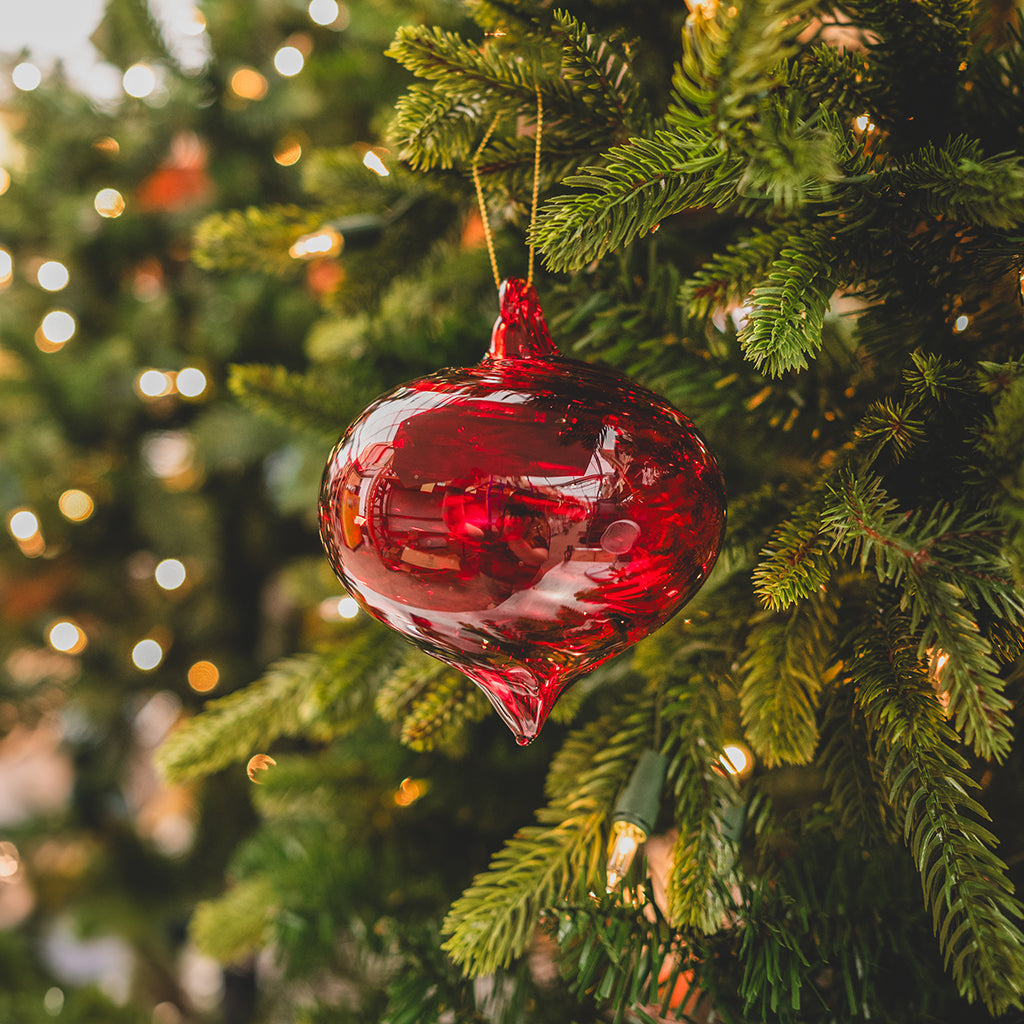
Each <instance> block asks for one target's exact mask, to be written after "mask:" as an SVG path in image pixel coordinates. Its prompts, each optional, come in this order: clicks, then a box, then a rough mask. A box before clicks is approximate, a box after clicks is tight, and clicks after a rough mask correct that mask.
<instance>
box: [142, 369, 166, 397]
mask: <svg viewBox="0 0 1024 1024" xmlns="http://www.w3.org/2000/svg"><path fill="white" fill-rule="evenodd" d="M135 389H136V391H138V393H139V394H140V395H142V397H143V398H163V397H164V396H165V395H170V394H172V393H173V391H174V381H173V380H171V377H170V375H169V374H166V373H164V372H163V370H143V371H142V373H140V374H139V375H138V377H136V378H135Z"/></svg>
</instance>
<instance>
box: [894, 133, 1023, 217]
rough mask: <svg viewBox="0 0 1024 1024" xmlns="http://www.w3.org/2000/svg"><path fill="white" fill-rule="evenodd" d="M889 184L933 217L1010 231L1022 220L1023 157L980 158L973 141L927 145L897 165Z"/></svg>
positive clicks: (979, 148)
mask: <svg viewBox="0 0 1024 1024" xmlns="http://www.w3.org/2000/svg"><path fill="white" fill-rule="evenodd" d="M899 178H900V179H901V180H900V181H898V182H896V181H894V182H892V185H893V186H894V187H897V188H899V189H900V190H901V191H905V192H906V193H907V194H908V195H909V197H910V199H911V201H914V202H916V203H917V205H918V206H919V208H921V209H923V210H925V211H927V212H928V213H929V214H931V215H933V216H944V217H952V218H953V219H954V220H958V221H961V222H964V223H967V224H971V225H976V226H986V227H992V228H997V229H1000V230H1013V229H1015V228H1018V227H1019V226H1020V223H1021V221H1022V220H1024V157H1020V156H1017V155H1016V154H1011V153H1001V154H998V155H996V156H985V155H984V154H983V153H982V151H981V143H980V142H978V141H977V140H976V139H970V138H967V137H966V136H962V135H961V136H959V137H957V138H955V139H951V140H950V141H949V142H947V143H946V144H945V145H944V146H942V147H941V148H938V147H936V146H935V145H933V144H932V143H928V144H927V145H925V146H924V147H922V148H921V150H919V151H918V152H917V153H916V154H915V155H914V156H913V158H912V159H910V160H908V161H907V162H906V163H904V164H903V165H902V166H901V167H900V169H899Z"/></svg>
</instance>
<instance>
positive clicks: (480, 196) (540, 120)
mask: <svg viewBox="0 0 1024 1024" xmlns="http://www.w3.org/2000/svg"><path fill="white" fill-rule="evenodd" d="M536 90H537V132H536V139H535V145H534V150H533V196H532V198H531V202H530V226H529V229H528V230H529V233H530V234H531V235H532V234H533V226H534V224H535V223H536V221H537V204H538V201H539V198H540V144H541V133H542V131H543V128H544V103H543V100H542V99H541V93H540V84H539V83H538V84H537V86H536ZM500 118H501V114H496V115H495V117H494V120H493V121H492V122H491V126H490V127H489V128H488V129H487V131H486V133H485V134H484V137H483V139H482V140H481V142H480V145H479V146H477V149H476V152H475V153H474V154H473V162H472V165H471V166H472V171H473V185H474V187H475V188H476V201H477V204H478V205H479V207H480V220H481V221H482V222H483V226H484V240H485V241H486V243H487V255H488V256H489V257H490V259H491V271H492V272H493V274H494V286H495V287H496V288H497V289H498V291H499V292H500V291H501V274H500V273H499V272H498V257H497V256H496V255H495V252H494V235H493V234H492V232H491V225H490V222H489V221H488V219H487V204H486V203H485V202H484V189H483V185H482V184H481V182H480V155H481V154H482V153H483V151H484V148H485V147H486V145H487V143H488V142H490V141H491V136H492V135H493V134H494V129H495V128H496V127H497V126H498V121H499V120H500ZM533 254H534V246H533V244H532V243H531V245H530V258H529V266H528V271H527V275H526V283H527V284H533Z"/></svg>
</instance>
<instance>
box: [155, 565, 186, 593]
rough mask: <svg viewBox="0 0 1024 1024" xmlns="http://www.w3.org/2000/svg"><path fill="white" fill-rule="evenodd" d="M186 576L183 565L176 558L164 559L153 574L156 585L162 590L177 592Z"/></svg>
mask: <svg viewBox="0 0 1024 1024" xmlns="http://www.w3.org/2000/svg"><path fill="white" fill-rule="evenodd" d="M187 575H188V574H187V573H186V572H185V566H184V564H183V563H182V562H179V561H178V559H177V558H165V559H164V560H163V561H162V562H160V563H159V564H158V565H157V567H156V570H155V571H154V572H153V577H154V579H155V580H156V582H157V584H158V585H159V586H161V587H163V589H164V590H177V589H178V587H180V586H181V585H182V584H183V583H184V582H185V579H186V577H187Z"/></svg>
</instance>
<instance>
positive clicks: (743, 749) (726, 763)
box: [718, 740, 754, 782]
mask: <svg viewBox="0 0 1024 1024" xmlns="http://www.w3.org/2000/svg"><path fill="white" fill-rule="evenodd" d="M718 761H719V764H721V766H722V767H723V768H724V769H725V770H726V771H727V772H728V773H729V774H730V775H733V776H735V777H736V781H737V782H743V781H744V780H746V778H747V777H748V776H749V775H750V773H751V772H753V770H754V755H753V753H752V752H751V750H750V748H749V747H748V746H746V744H743V743H740V742H739V741H738V740H731V741H730V742H728V743H726V744H725V746H723V747H722V754H721V756H720V757H719V759H718Z"/></svg>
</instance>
